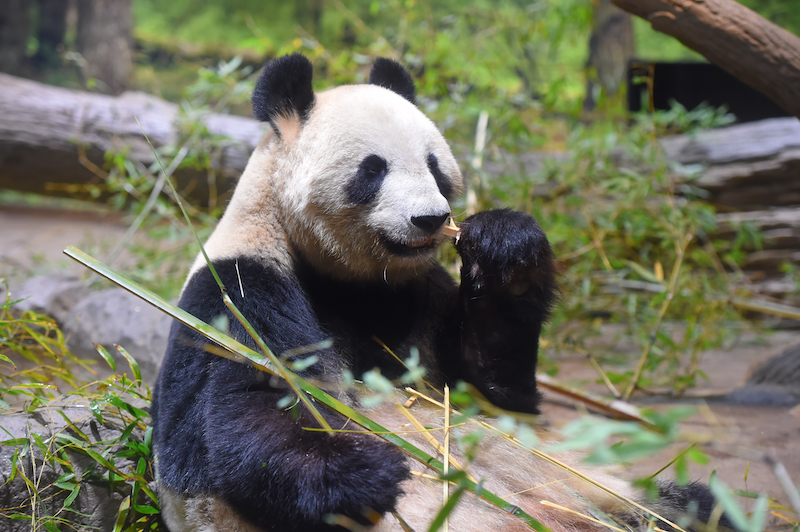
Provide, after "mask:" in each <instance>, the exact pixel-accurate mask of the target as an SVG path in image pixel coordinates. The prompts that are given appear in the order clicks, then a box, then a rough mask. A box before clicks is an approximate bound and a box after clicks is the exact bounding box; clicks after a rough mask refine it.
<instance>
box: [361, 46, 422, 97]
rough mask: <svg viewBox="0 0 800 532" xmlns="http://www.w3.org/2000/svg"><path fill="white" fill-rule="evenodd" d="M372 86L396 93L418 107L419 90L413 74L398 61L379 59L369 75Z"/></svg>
mask: <svg viewBox="0 0 800 532" xmlns="http://www.w3.org/2000/svg"><path fill="white" fill-rule="evenodd" d="M369 82H370V84H371V85H378V86H380V87H383V88H384V89H389V90H390V91H393V92H396V93H397V94H399V95H400V96H402V97H403V98H405V99H406V100H408V101H409V102H411V103H413V104H414V105H417V89H416V87H414V80H413V79H412V78H411V74H409V73H408V70H406V69H405V67H404V66H403V65H401V64H400V63H398V62H397V61H393V60H391V59H386V58H385V57H379V58H378V59H376V60H375V63H374V64H373V65H372V70H371V71H370V73H369Z"/></svg>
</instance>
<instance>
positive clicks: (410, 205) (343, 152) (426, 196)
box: [192, 85, 463, 282]
mask: <svg viewBox="0 0 800 532" xmlns="http://www.w3.org/2000/svg"><path fill="white" fill-rule="evenodd" d="M279 127H280V128H282V129H281V131H282V132H283V131H284V130H287V132H290V133H292V134H291V135H281V138H278V136H277V135H275V134H274V133H272V132H270V133H268V134H267V135H266V136H265V138H264V140H263V141H262V142H261V144H259V146H258V147H257V148H256V150H255V152H254V153H253V156H252V157H251V159H250V162H249V163H248V165H247V167H246V168H245V171H244V173H243V174H242V177H241V178H240V181H239V183H238V185H237V187H236V191H235V192H234V195H233V198H232V199H231V203H230V205H229V207H228V209H227V210H226V212H225V215H224V216H223V217H222V220H221V221H220V223H219V226H218V227H217V229H216V230H215V231H214V234H213V235H212V236H211V238H210V239H209V241H208V242H207V244H206V252H207V253H208V255H209V258H210V259H212V260H214V259H220V258H232V257H237V256H247V257H257V258H262V259H264V260H269V261H274V262H276V263H277V264H278V265H279V266H280V267H281V268H289V267H290V258H291V256H292V255H293V254H296V253H298V252H299V253H302V254H303V255H304V256H305V258H306V259H307V260H309V261H310V262H311V264H312V265H313V266H314V267H315V268H317V269H319V270H320V271H322V272H326V273H328V274H330V275H334V276H336V277H340V278H343V279H348V280H352V279H381V278H383V279H385V280H387V281H390V282H397V281H402V280H404V279H406V278H408V277H410V276H413V275H414V274H415V272H417V271H418V266H419V265H420V263H421V262H426V261H430V260H432V259H433V253H432V252H431V253H428V254H423V255H421V256H420V255H418V256H414V257H397V256H390V255H389V254H387V252H386V250H385V248H384V246H383V245H381V243H380V241H379V235H380V234H385V235H387V236H390V237H392V238H393V239H396V240H397V241H399V242H413V241H417V240H419V239H420V238H422V237H423V236H424V237H426V238H427V235H424V234H423V233H422V231H421V230H420V229H418V228H417V227H415V226H414V225H413V224H412V223H411V217H412V216H424V215H429V214H434V213H437V212H442V211H448V210H449V206H448V204H447V200H446V199H445V198H444V196H442V194H441V193H440V192H439V189H438V186H437V184H436V181H435V180H434V177H433V175H432V174H431V172H430V171H429V169H428V167H427V159H428V155H429V154H430V153H433V154H434V155H435V156H436V158H437V160H438V163H439V167H440V169H441V171H442V173H443V174H444V175H445V176H447V177H448V179H449V180H450V184H451V186H452V189H453V194H454V195H458V194H460V192H461V189H462V187H463V180H462V177H461V173H460V171H459V169H458V164H457V163H456V160H455V158H454V157H453V155H452V153H451V152H450V149H449V147H448V146H447V143H446V142H445V140H444V138H443V137H442V135H441V133H439V131H438V130H437V128H436V126H435V125H434V124H433V122H431V121H430V120H429V119H428V118H427V117H426V116H425V115H424V114H423V113H422V112H421V111H420V110H419V109H417V108H416V107H415V106H414V105H412V104H411V103H410V102H408V101H407V100H405V99H404V98H402V97H401V96H399V95H397V94H395V93H394V92H392V91H390V90H387V89H384V88H382V87H378V86H374V85H352V86H342V87H337V88H334V89H330V90H328V91H325V92H322V93H319V94H317V100H316V104H315V106H314V108H313V110H312V112H311V115H310V116H309V118H308V120H307V122H305V123H300V122H299V119H298V118H297V117H295V118H294V119H293V120H292V119H284V120H282V121H281V122H280V123H279ZM371 154H375V155H378V156H380V157H383V158H384V159H385V160H387V161H388V164H389V172H388V175H387V176H386V178H385V180H384V183H383V185H382V187H381V190H380V193H379V195H378V197H377V200H376V202H375V204H374V205H369V206H350V205H348V204H347V200H346V198H345V192H344V187H345V184H346V183H347V182H348V181H349V180H350V179H351V178H352V177H353V176H354V175H355V174H356V172H357V170H358V166H359V164H360V163H361V161H362V160H363V159H364V158H365V157H367V156H368V155H371ZM286 236H288V237H289V240H287V238H286ZM436 239H437V241H439V242H441V240H442V239H443V236H442V235H441V234H438V235H437V237H436ZM202 264H203V259H202V257H198V259H197V260H196V261H195V263H194V266H193V268H192V272H194V271H196V270H197V269H199V268H200V267H201V266H202Z"/></svg>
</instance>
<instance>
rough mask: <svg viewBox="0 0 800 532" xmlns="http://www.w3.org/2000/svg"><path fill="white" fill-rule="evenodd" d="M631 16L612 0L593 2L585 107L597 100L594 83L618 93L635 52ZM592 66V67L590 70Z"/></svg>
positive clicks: (590, 106)
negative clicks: (629, 61) (612, 2)
mask: <svg viewBox="0 0 800 532" xmlns="http://www.w3.org/2000/svg"><path fill="white" fill-rule="evenodd" d="M635 51H636V46H635V42H634V38H633V23H632V21H631V16H630V15H629V14H628V13H626V12H624V11H622V10H620V9H618V8H616V7H614V6H613V5H612V4H611V0H596V1H595V2H593V4H592V35H591V37H590V38H589V59H588V61H587V62H586V66H587V69H589V70H590V71H589V73H588V74H587V80H586V99H585V100H584V102H583V107H584V109H585V110H592V109H593V108H594V105H595V101H596V94H595V91H596V87H597V86H598V83H599V86H600V87H602V88H603V89H605V91H606V92H607V93H608V94H610V95H612V96H613V95H614V94H616V93H617V89H619V86H620V84H621V83H622V80H623V79H624V78H625V69H626V67H627V65H628V60H629V59H630V58H631V57H633V56H634V54H635ZM592 70H593V71H592Z"/></svg>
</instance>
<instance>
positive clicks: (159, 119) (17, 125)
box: [0, 74, 268, 204]
mask: <svg viewBox="0 0 800 532" xmlns="http://www.w3.org/2000/svg"><path fill="white" fill-rule="evenodd" d="M0 86H1V87H3V90H2V91H0V117H2V118H0V188H7V189H12V190H19V191H24V192H37V193H49V194H53V195H65V196H71V195H74V193H73V192H72V191H71V190H70V189H68V188H64V187H63V185H68V184H76V183H78V184H86V183H97V182H99V181H100V178H99V177H98V176H97V175H96V171H95V169H94V168H93V167H103V165H104V160H105V159H104V157H105V155H106V154H107V153H121V152H123V151H125V152H126V153H127V157H128V158H129V159H131V160H133V161H136V162H138V163H142V164H144V165H148V166H149V165H151V164H152V163H153V162H154V161H155V157H154V155H153V152H152V150H151V148H150V146H149V145H148V143H147V141H146V139H145V137H144V134H143V133H142V131H144V132H145V133H146V134H147V136H148V137H149V139H150V141H151V142H152V143H153V146H154V147H155V148H156V149H160V148H163V147H165V146H174V145H176V144H177V143H178V142H179V141H180V139H181V130H180V127H179V125H178V119H179V117H180V110H179V107H178V105H176V104H173V103H169V102H166V101H164V100H161V99H160V98H157V97H155V96H150V95H148V94H144V93H138V92H127V93H124V94H122V95H120V96H117V97H114V96H105V95H101V94H93V93H87V92H81V91H76V90H69V89H63V88H59V87H52V86H49V85H44V84H42V83H37V82H35V81H30V80H26V79H21V78H17V77H14V76H9V75H6V74H0ZM137 119H138V123H137ZM201 121H202V123H203V124H204V125H205V126H206V128H207V129H208V132H209V134H210V135H213V136H220V137H224V138H226V139H227V140H225V141H223V142H222V143H221V146H220V149H219V150H216V151H215V153H213V154H211V155H212V159H211V166H212V168H213V170H214V173H215V175H216V177H217V179H218V182H217V183H216V187H217V191H218V192H224V191H226V190H229V189H230V188H231V186H232V184H233V182H234V181H233V180H234V179H235V178H237V177H238V176H239V174H240V173H241V172H242V170H243V169H244V166H245V164H246V163H247V159H248V157H249V156H250V153H251V152H252V151H253V149H254V148H255V146H256V145H257V144H258V142H259V140H260V139H261V137H262V136H263V134H264V131H266V127H268V126H265V125H264V124H262V123H260V122H257V121H256V120H252V119H249V118H244V117H240V116H234V115H223V114H215V113H209V114H207V115H205V116H204V117H202V118H201ZM140 124H141V125H140ZM167 162H168V161H167ZM165 164H166V162H165ZM174 175H175V178H176V180H177V181H178V184H179V187H180V188H183V189H185V190H189V189H191V195H192V197H193V198H194V199H195V200H197V201H199V202H200V203H201V204H206V203H207V202H208V196H209V190H210V188H211V187H210V186H209V183H208V175H207V172H205V171H203V170H198V169H192V168H181V169H178V170H177V171H176V172H175V174H174ZM59 185H61V187H59Z"/></svg>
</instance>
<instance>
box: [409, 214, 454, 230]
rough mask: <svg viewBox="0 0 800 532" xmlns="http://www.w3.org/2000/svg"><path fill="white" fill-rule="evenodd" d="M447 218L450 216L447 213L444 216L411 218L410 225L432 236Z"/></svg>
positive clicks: (434, 215)
mask: <svg viewBox="0 0 800 532" xmlns="http://www.w3.org/2000/svg"><path fill="white" fill-rule="evenodd" d="M448 216H450V213H449V212H447V213H444V214H432V215H430V216H412V217H411V223H412V224H414V225H416V226H417V227H419V228H420V229H422V230H423V231H425V232H426V233H428V234H433V233H435V232H436V231H438V230H439V228H440V227H441V226H442V224H444V222H445V220H447V217H448Z"/></svg>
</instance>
